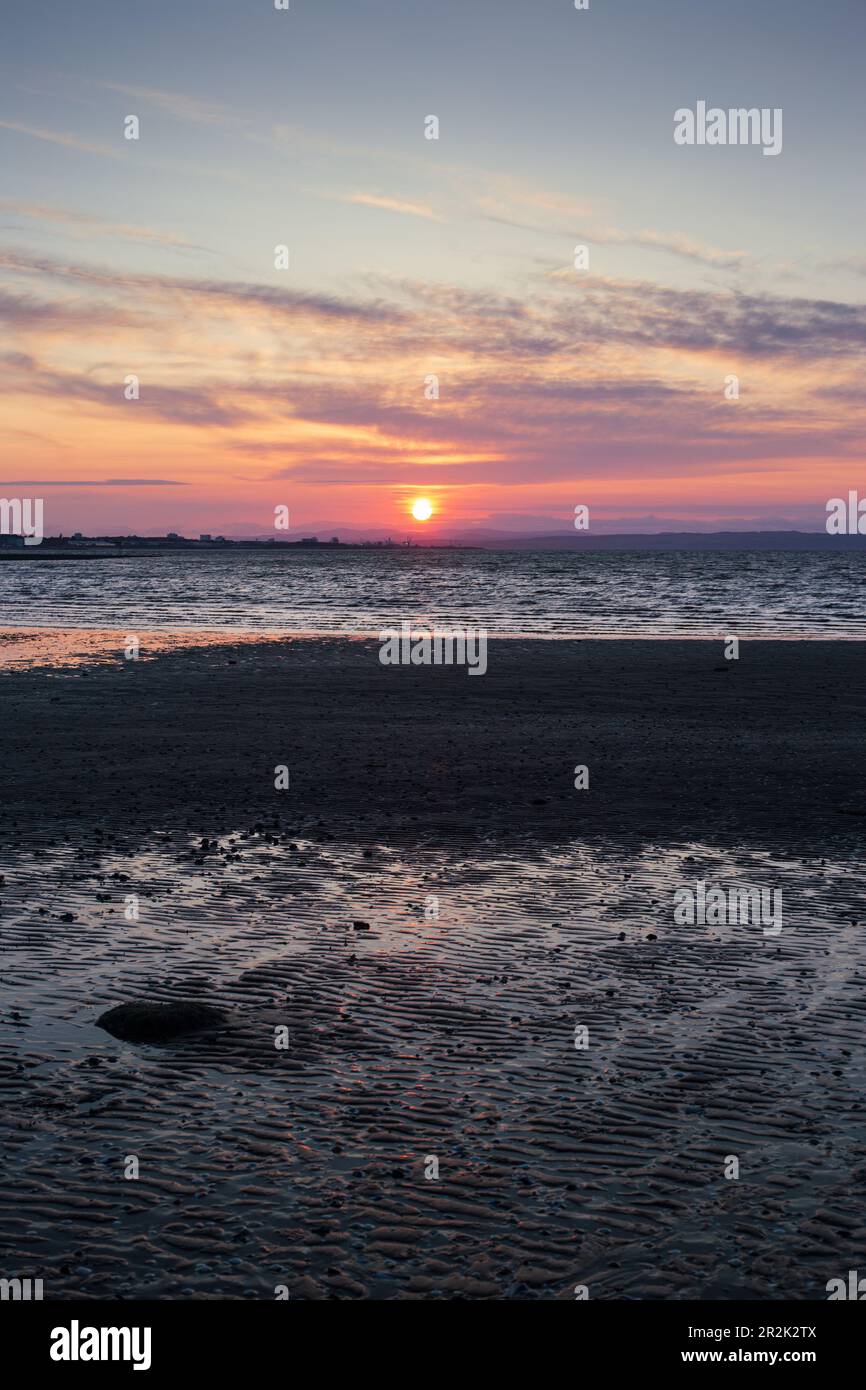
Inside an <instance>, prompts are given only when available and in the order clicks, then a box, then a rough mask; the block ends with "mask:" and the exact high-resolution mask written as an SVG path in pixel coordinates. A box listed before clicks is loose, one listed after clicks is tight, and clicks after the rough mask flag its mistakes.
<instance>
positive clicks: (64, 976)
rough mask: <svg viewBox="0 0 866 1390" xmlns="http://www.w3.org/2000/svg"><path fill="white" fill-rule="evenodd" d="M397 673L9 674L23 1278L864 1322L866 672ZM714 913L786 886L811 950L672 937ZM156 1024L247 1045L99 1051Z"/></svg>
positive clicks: (261, 665) (616, 657)
mask: <svg viewBox="0 0 866 1390" xmlns="http://www.w3.org/2000/svg"><path fill="white" fill-rule="evenodd" d="M377 651H378V647H377V644H376V643H374V642H350V641H343V642H341V641H339V640H333V639H328V640H321V641H301V640H299V641H294V642H291V641H284V642H276V643H262V644H256V645H249V644H240V645H235V646H230V645H212V646H208V647H205V648H203V649H200V650H195V651H188V652H183V651H174V652H169V653H167V654H164V655H160V656H158V657H156V658H154V659H152V660H142V661H140V662H138V663H126V662H124V661H122V660H115V659H114V658H113V657H112V658H111V659H109V661H108V662H107V663H105V664H101V665H100V664H88V665H86V666H84V667H66V668H63V669H60V668H58V669H50V668H42V669H38V670H7V671H4V672H3V673H2V674H0V710H2V717H3V729H4V733H5V739H4V775H3V805H2V844H0V873H2V874H3V875H4V876H5V882H3V883H0V900H2V905H0V973H2V976H3V996H2V1003H0V1174H2V1177H0V1248H2V1252H3V1255H2V1267H3V1271H4V1273H5V1274H6V1275H7V1276H8V1277H11V1276H13V1275H16V1274H17V1275H20V1276H22V1277H24V1276H26V1275H32V1276H34V1277H42V1278H43V1279H44V1281H45V1291H46V1297H65V1298H94V1297H108V1298H113V1297H124V1298H136V1297H144V1296H159V1297H178V1298H188V1297H193V1296H197V1297H208V1296H211V1297H213V1296H217V1297H247V1298H272V1297H273V1296H274V1288H275V1286H277V1285H279V1284H286V1285H287V1286H288V1287H289V1288H290V1290H291V1293H292V1296H293V1297H314V1298H321V1297H329V1296H330V1297H334V1296H336V1297H363V1296H367V1297H385V1298H394V1297H395V1298H406V1297H425V1298H426V1297H437V1296H440V1297H454V1296H462V1297H486V1298H521V1297H537V1298H571V1297H573V1289H574V1286H575V1285H576V1284H579V1283H585V1284H588V1285H589V1287H590V1294H591V1296H592V1297H602V1298H615V1297H630V1298H647V1297H668V1298H671V1297H673V1298H686V1297H692V1298H731V1297H752V1298H795V1299H813V1298H819V1299H823V1298H825V1297H826V1293H825V1289H824V1285H825V1282H826V1280H828V1279H830V1278H833V1277H838V1276H840V1275H841V1276H845V1275H846V1273H847V1271H848V1269H849V1268H856V1267H857V1266H858V1261H859V1264H860V1267H861V1268H862V1267H863V1264H864V1261H866V1220H864V1216H863V1211H862V1202H861V1192H862V1187H863V1182H864V1179H866V1102H864V1081H866V1068H864V1053H863V1032H864V1022H866V909H864V905H863V891H862V885H863V873H864V863H863V856H862V850H861V846H862V831H863V826H864V812H866V796H864V792H863V779H862V754H863V747H864V735H863V727H864V721H863V715H864V704H866V697H864V691H866V683H864V675H866V669H864V667H866V647H864V645H863V644H859V643H818V642H814V643H787V642H786V643H766V642H755V643H746V644H743V645H742V647H741V657H740V660H739V662H730V663H729V662H726V661H724V659H723V656H722V644H721V643H712V644H711V643H704V642H664V643H662V642H646V643H640V642H585V643H543V642H499V643H495V644H491V650H490V655H489V664H490V669H489V673H488V674H487V675H486V676H484V677H481V678H476V677H469V676H468V675H467V674H466V672H465V671H462V670H430V669H423V668H422V669H408V670H402V669H391V668H383V667H382V666H380V664H379V662H378V660H377ZM281 763H284V764H287V765H288V767H289V769H290V776H291V786H290V788H289V790H287V791H282V792H277V791H275V790H274V787H273V777H274V767H275V765H277V764H281ZM578 763H585V764H587V765H588V766H589V769H590V789H589V791H584V792H579V791H575V790H574V789H573V785H572V783H573V769H574V766H575V764H578ZM202 840H207V845H206V846H203V845H202ZM700 877H703V878H705V879H706V880H708V881H713V882H722V883H728V882H740V883H752V884H766V885H768V886H780V887H782V889H783V892H784V899H785V926H784V930H783V933H782V934H781V936H780V937H778V938H767V937H765V936H763V934H762V933H761V931H760V928H754V927H752V926H736V927H731V928H725V929H719V930H718V931H715V932H713V931H710V930H708V929H706V928H703V929H694V928H684V927H678V926H675V925H674V923H673V914H672V896H673V891H674V889H675V888H676V887H677V886H680V885H682V884H691V883H693V882H694V881H695V880H696V879H697V878H700ZM129 894H135V895H136V896H137V897H138V899H139V917H138V920H137V921H135V920H133V921H127V920H125V918H124V906H125V903H126V900H127V896H128V895H129ZM431 895H433V896H435V898H436V899H437V903H436V906H437V908H438V913H439V915H438V917H437V916H435V915H434V916H431V915H430V904H431ZM425 907H426V909H427V911H426V912H425ZM356 922H364V923H367V924H369V930H362V929H356V928H355V927H354V925H353V924H354V923H356ZM134 999H149V1000H152V1001H160V1002H171V1001H181V1000H189V999H193V1000H197V1001H200V1002H202V1003H208V1004H212V1005H216V1006H218V1007H219V1008H221V1009H224V1010H225V1011H226V1015H227V1024H226V1027H225V1028H224V1029H223V1030H221V1031H217V1032H216V1033H215V1034H208V1035H207V1037H206V1038H196V1037H185V1038H181V1039H178V1040H175V1041H171V1042H166V1043H160V1044H140V1043H130V1042H122V1041H118V1040H117V1039H115V1038H113V1037H111V1036H109V1035H108V1034H106V1033H105V1032H104V1031H103V1030H101V1029H99V1028H97V1026H96V1020H97V1019H98V1018H99V1017H100V1015H101V1014H103V1013H104V1012H105V1011H106V1010H108V1009H110V1008H112V1007H113V1006H115V1005H117V1004H121V1003H125V1002H127V1001H130V1000H134ZM576 1024H580V1025H586V1026H587V1027H589V1029H590V1040H591V1041H590V1047H589V1049H588V1050H586V1051H578V1050H576V1049H575V1047H574V1040H573V1038H574V1029H575V1025H576ZM283 1025H285V1026H286V1027H288V1029H289V1037H290V1045H289V1048H288V1049H287V1050H285V1051H282V1050H279V1051H278V1050H277V1049H275V1047H274V1029H275V1027H278V1026H283ZM130 1155H136V1156H137V1157H138V1159H139V1163H140V1177H139V1178H138V1180H137V1181H127V1180H124V1177H123V1168H124V1160H125V1159H126V1157H127V1156H130ZM728 1155H737V1156H738V1157H739V1160H740V1164H741V1176H740V1179H739V1180H738V1181H726V1180H725V1178H724V1176H723V1170H724V1163H725V1160H726V1158H727V1156H728ZM428 1156H436V1157H437V1158H438V1161H439V1166H440V1178H439V1181H438V1182H435V1181H428V1180H427V1179H426V1178H425V1176H424V1167H425V1160H426V1159H427V1158H428Z"/></svg>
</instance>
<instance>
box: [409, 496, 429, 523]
mask: <svg viewBox="0 0 866 1390" xmlns="http://www.w3.org/2000/svg"><path fill="white" fill-rule="evenodd" d="M412 515H413V516H414V518H415V520H416V521H429V520H430V517H431V516H432V515H433V507H432V505H431V504H430V502H429V501H428V500H427V498H426V497H416V498H415V501H414V502H413V503H412Z"/></svg>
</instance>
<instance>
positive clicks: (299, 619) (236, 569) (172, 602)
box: [0, 550, 866, 639]
mask: <svg viewBox="0 0 866 1390" xmlns="http://www.w3.org/2000/svg"><path fill="white" fill-rule="evenodd" d="M864 576H866V555H861V554H858V553H848V554H831V555H828V554H824V553H809V552H806V553H797V552H785V551H780V552H774V553H763V552H758V553H756V552H749V551H731V552H721V553H719V552H706V551H675V552H670V553H661V554H659V553H649V552H646V551H642V552H639V551H634V552H623V553H617V554H608V553H587V554H582V555H574V554H569V553H566V552H562V551H559V552H550V551H544V552H542V551H539V552H535V553H532V552H526V551H477V550H392V551H364V550H342V551H328V550H320V551H291V552H282V553H274V552H271V551H260V552H256V551H238V552H234V553H233V552H226V551H221V552H220V551H217V552H210V553H192V554H183V553H178V554H165V555H142V556H140V557H139V556H136V557H132V558H129V559H108V560H105V559H104V560H39V559H27V560H15V561H11V560H10V561H7V562H4V563H2V564H0V626H5V627H70V628H82V627H95V628H129V629H133V630H134V629H136V628H140V629H147V630H151V631H158V630H162V629H165V630H172V629H179V628H197V629H204V630H207V629H225V630H227V631H234V632H256V631H291V632H333V633H351V634H368V633H378V632H379V631H380V629H382V628H384V627H388V626H392V625H398V626H399V624H400V623H401V622H402V621H403V620H408V621H410V622H412V623H416V624H419V625H422V624H423V625H432V624H439V625H443V626H444V625H446V624H447V625H451V626H456V625H460V624H462V625H467V624H474V625H475V626H479V627H485V628H486V629H487V630H488V632H490V633H491V634H500V635H503V636H518V635H524V636H543V637H586V636H592V637H616V636H623V637H625V636H629V637H668V636H683V637H717V636H720V635H725V634H727V633H729V632H730V633H736V634H738V635H743V636H746V635H750V636H753V637H844V638H861V639H862V638H866V616H864V612H866V604H864V596H866V578H864Z"/></svg>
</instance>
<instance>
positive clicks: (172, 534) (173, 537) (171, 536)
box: [165, 531, 180, 541]
mask: <svg viewBox="0 0 866 1390" xmlns="http://www.w3.org/2000/svg"><path fill="white" fill-rule="evenodd" d="M165 538H166V540H167V541H179V540H180V536H179V535H178V534H177V531H168V532H166V537H165Z"/></svg>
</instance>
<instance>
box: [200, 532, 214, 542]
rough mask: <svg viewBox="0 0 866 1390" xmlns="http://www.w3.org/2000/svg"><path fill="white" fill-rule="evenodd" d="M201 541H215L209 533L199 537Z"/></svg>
mask: <svg viewBox="0 0 866 1390" xmlns="http://www.w3.org/2000/svg"><path fill="white" fill-rule="evenodd" d="M199 540H200V541H212V540H213V536H209V535H208V533H207V531H205V533H204V535H202V536H199Z"/></svg>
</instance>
